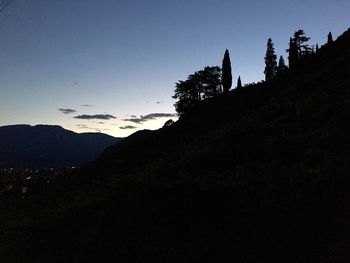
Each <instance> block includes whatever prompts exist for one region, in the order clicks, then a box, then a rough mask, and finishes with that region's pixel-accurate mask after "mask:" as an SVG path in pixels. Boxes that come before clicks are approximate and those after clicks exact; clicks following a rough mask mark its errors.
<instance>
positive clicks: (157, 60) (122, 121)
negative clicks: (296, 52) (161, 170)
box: [0, 0, 350, 136]
mask: <svg viewBox="0 0 350 263" xmlns="http://www.w3.org/2000/svg"><path fill="white" fill-rule="evenodd" d="M7 2H8V3H9V5H7V6H5V4H6V3H7ZM348 27H350V1H349V0H293V1H286V0H271V1H269V0H266V1H261V0H244V1H235V0H210V1H209V0H200V1H199V0H186V1H185V0H172V1H167V0H129V1H126V0H125V1H118V0H14V1H4V0H0V34H1V38H0V91H1V92H0V126H3V125H12V124H31V125H35V124H54V125H61V126H63V127H64V128H66V129H70V130H74V131H76V132H91V131H93V132H95V131H101V132H104V133H108V134H111V135H113V136H126V135H129V134H131V133H133V132H135V131H137V130H138V129H145V128H150V129H156V128H159V127H161V126H162V125H163V124H164V122H165V121H167V120H168V119H170V118H173V119H174V120H175V119H176V117H174V116H175V115H174V113H175V109H174V106H173V104H174V102H175V101H174V100H173V99H172V98H171V97H172V95H173V93H174V83H175V82H177V81H178V80H184V79H186V77H187V75H189V74H191V73H193V72H194V71H196V70H200V69H202V68H203V67H204V66H214V65H219V66H221V62H222V58H223V55H224V51H225V49H226V48H227V49H229V51H230V55H231V63H232V75H233V83H234V84H235V83H236V80H237V78H238V75H240V76H241V78H242V82H243V84H246V83H250V82H258V81H260V80H262V79H263V78H264V75H263V71H264V55H265V51H266V42H267V39H268V38H269V37H271V38H272V40H273V42H274V43H275V48H276V53H277V55H278V56H279V55H283V56H284V57H285V60H286V61H287V56H286V53H285V49H286V48H288V42H289V38H290V36H291V35H292V34H293V32H294V31H296V30H297V29H299V28H302V29H304V30H305V33H306V34H307V35H308V36H310V37H311V40H310V45H313V44H316V43H319V44H320V45H321V44H324V43H325V41H326V38H327V34H328V32H329V31H331V32H332V33H333V37H334V38H336V37H338V36H339V35H340V34H341V33H342V32H344V31H345V30H347V29H348ZM141 115H142V116H143V117H140V116H141Z"/></svg>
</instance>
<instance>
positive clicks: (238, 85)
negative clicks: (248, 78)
mask: <svg viewBox="0 0 350 263" xmlns="http://www.w3.org/2000/svg"><path fill="white" fill-rule="evenodd" d="M241 88H242V81H241V76H239V77H238V80H237V89H241Z"/></svg>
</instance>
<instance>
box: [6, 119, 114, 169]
mask: <svg viewBox="0 0 350 263" xmlns="http://www.w3.org/2000/svg"><path fill="white" fill-rule="evenodd" d="M120 139H121V138H114V137H112V136H109V135H106V134H102V133H75V132H72V131H69V130H65V129H63V128H62V127H60V126H51V125H36V126H30V125H11V126H3V127H0V168H9V167H13V168H62V167H67V166H80V165H82V164H84V163H86V162H89V161H92V160H94V159H96V158H97V157H98V156H99V155H100V154H101V153H102V152H103V151H104V149H105V148H106V147H108V146H111V145H112V144H114V143H116V142H118V141H119V140H120Z"/></svg>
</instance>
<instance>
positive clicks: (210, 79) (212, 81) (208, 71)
mask: <svg viewBox="0 0 350 263" xmlns="http://www.w3.org/2000/svg"><path fill="white" fill-rule="evenodd" d="M198 76H199V79H200V83H201V94H202V96H201V98H203V99H207V98H211V97H215V96H217V95H218V94H220V93H221V69H220V67H218V66H215V67H205V68H204V69H203V70H201V71H199V72H198Z"/></svg>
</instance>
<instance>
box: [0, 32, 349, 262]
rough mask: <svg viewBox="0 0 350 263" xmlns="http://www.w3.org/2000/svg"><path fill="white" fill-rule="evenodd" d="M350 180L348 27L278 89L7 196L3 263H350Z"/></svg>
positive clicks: (280, 80)
mask: <svg viewBox="0 0 350 263" xmlns="http://www.w3.org/2000/svg"><path fill="white" fill-rule="evenodd" d="M349 174H350V31H349V30H348V31H347V32H345V33H344V34H343V35H342V36H341V37H339V38H338V39H337V40H336V41H334V42H333V43H332V44H331V45H325V46H323V47H322V48H321V49H320V51H319V54H318V55H316V56H313V57H309V58H305V59H304V60H303V61H301V62H300V63H299V64H298V66H297V67H295V68H294V69H293V70H290V71H287V72H285V74H283V75H280V76H278V77H277V78H274V79H272V80H271V81H269V82H263V83H258V84H252V85H247V86H245V87H242V88H241V89H240V90H234V91H232V92H230V93H229V94H227V95H222V96H218V97H217V98H214V99H208V100H206V101H203V102H200V103H199V104H198V106H197V107H195V108H193V109H192V111H191V112H188V113H187V114H186V115H184V116H183V117H181V118H180V119H179V121H177V122H176V123H174V124H172V125H171V126H170V127H164V128H162V129H159V130H157V131H140V132H137V133H136V134H134V135H132V136H130V137H128V138H126V139H125V140H123V141H121V142H119V143H117V144H115V145H114V146H112V147H109V148H108V149H107V150H106V151H105V152H104V154H103V155H102V156H101V157H100V158H98V160H96V161H95V162H94V163H91V164H90V165H88V166H85V167H84V168H83V169H82V170H80V171H79V172H78V173H77V174H69V175H66V176H62V177H61V178H59V179H58V180H57V181H56V182H55V183H54V184H53V185H52V186H50V187H44V188H43V189H38V190H37V191H32V192H30V193H29V194H28V195H27V196H26V198H25V199H23V200H22V199H21V198H20V197H18V198H17V199H16V197H9V196H8V197H6V198H7V199H5V201H4V202H0V205H1V207H0V208H1V211H3V213H2V217H1V218H0V220H1V221H0V223H1V224H0V225H1V226H2V229H5V230H4V231H3V232H2V234H1V236H0V242H1V243H0V258H2V259H5V260H4V262H21V261H22V262H349V261H350V253H349V250H348V247H349V246H348V245H349V240H350V231H349V229H350V220H348V219H349V216H350V209H349V208H350V205H349V204H350V194H349V193H350V191H349V189H350V179H349ZM9 204H10V205H9ZM12 220H15V222H13V221H12Z"/></svg>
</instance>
